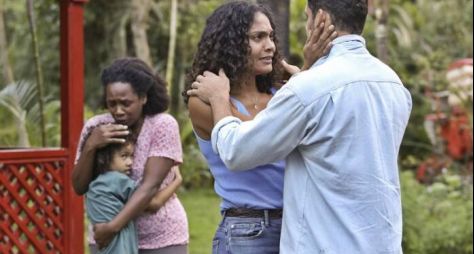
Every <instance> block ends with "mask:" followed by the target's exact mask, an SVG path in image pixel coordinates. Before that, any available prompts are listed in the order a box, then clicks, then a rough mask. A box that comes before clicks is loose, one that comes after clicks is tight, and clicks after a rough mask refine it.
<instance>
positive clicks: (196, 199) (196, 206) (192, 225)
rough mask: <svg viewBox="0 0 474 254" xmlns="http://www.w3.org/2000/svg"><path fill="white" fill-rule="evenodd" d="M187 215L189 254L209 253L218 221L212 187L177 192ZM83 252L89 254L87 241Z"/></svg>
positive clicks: (216, 200) (217, 208)
mask: <svg viewBox="0 0 474 254" xmlns="http://www.w3.org/2000/svg"><path fill="white" fill-rule="evenodd" d="M178 196H179V199H180V200H181V202H182V203H183V206H184V208H185V210H186V213H187V215H188V222H189V238H190V243H189V254H209V253H211V250H212V238H213V237H214V233H215V231H216V228H217V225H218V224H219V222H220V219H221V217H220V214H219V203H220V200H219V198H218V197H217V195H216V194H215V193H214V191H213V190H212V189H203V190H191V191H186V192H181V193H179V194H178ZM87 223H88V222H87V218H86V219H85V231H86V232H85V234H84V237H85V242H87ZM85 254H89V248H88V245H87V243H86V244H85Z"/></svg>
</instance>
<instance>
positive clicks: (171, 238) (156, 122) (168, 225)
mask: <svg viewBox="0 0 474 254" xmlns="http://www.w3.org/2000/svg"><path fill="white" fill-rule="evenodd" d="M112 122H114V119H113V118H112V116H111V115H110V114H103V115H98V116H95V117H93V118H91V119H89V120H88V121H87V122H86V124H85V125H84V128H83V129H82V133H81V137H80V141H79V144H78V147H79V148H78V151H77V154H76V163H77V160H78V159H79V156H80V154H81V151H82V147H83V144H84V139H85V137H87V136H88V135H89V133H90V131H91V130H92V129H93V127H95V126H98V125H100V124H105V123H112ZM149 157H165V158H169V159H172V160H174V161H175V163H176V166H174V167H173V169H172V170H171V171H170V173H169V174H168V175H167V176H166V178H165V179H164V180H163V183H162V184H161V187H160V190H161V189H163V188H165V187H166V186H168V185H169V183H170V182H172V181H173V179H174V177H175V170H176V169H177V166H178V165H179V164H181V163H182V161H183V159H182V149H181V141H180V137H179V128H178V123H177V122H176V120H175V119H174V118H173V117H172V116H171V115H168V114H157V115H154V116H147V117H145V121H144V123H143V126H142V129H141V132H140V134H139V136H138V140H137V144H136V145H135V153H134V161H133V169H132V174H131V176H130V177H131V178H132V179H133V180H135V181H136V182H137V183H140V182H141V180H142V177H143V173H144V168H145V163H146V161H147V159H148V158H149ZM135 223H136V226H137V231H138V232H137V233H138V239H139V248H140V249H159V248H163V247H167V246H172V245H183V244H187V243H188V242H189V233H188V221H187V218H186V213H185V211H184V208H183V206H182V205H181V202H180V201H179V199H178V198H177V196H176V195H175V194H174V195H173V196H172V197H171V198H170V199H169V200H168V202H166V203H165V205H164V206H163V207H162V208H161V209H160V210H158V212H157V213H155V214H151V215H144V216H141V217H139V218H138V219H137V220H136V221H135ZM89 243H92V244H93V243H94V238H93V234H92V228H91V227H89Z"/></svg>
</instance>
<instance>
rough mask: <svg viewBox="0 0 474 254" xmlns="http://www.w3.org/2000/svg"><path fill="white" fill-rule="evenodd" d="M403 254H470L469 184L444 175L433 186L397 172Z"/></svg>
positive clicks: (470, 202)
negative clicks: (401, 217) (399, 178)
mask: <svg viewBox="0 0 474 254" xmlns="http://www.w3.org/2000/svg"><path fill="white" fill-rule="evenodd" d="M401 182H402V201H403V218H404V230H403V236H404V237H403V249H404V252H405V253H406V254H441V253H456V254H468V253H473V245H472V244H473V239H472V237H473V224H472V223H473V218H472V216H473V215H472V209H473V201H472V198H473V187H472V183H470V184H463V183H462V179H461V177H460V176H458V175H454V174H445V175H443V176H442V177H440V179H439V180H438V181H437V182H436V183H434V184H433V185H431V186H429V187H427V186H424V185H421V184H419V183H418V182H417V181H416V179H415V177H414V174H413V173H412V172H411V171H405V172H403V173H402V174H401Z"/></svg>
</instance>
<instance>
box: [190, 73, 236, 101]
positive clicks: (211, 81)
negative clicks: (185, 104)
mask: <svg viewBox="0 0 474 254" xmlns="http://www.w3.org/2000/svg"><path fill="white" fill-rule="evenodd" d="M229 93H230V81H229V78H228V77H227V75H226V74H225V72H224V70H222V69H220V70H219V75H216V74H214V73H212V72H210V71H205V72H204V73H203V74H202V75H199V76H197V78H196V80H195V81H194V82H193V83H192V85H191V89H190V90H188V92H187V94H188V95H189V96H197V97H198V98H199V99H201V100H202V101H203V102H205V103H207V104H212V101H213V100H225V101H228V100H229Z"/></svg>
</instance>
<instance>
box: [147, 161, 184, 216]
mask: <svg viewBox="0 0 474 254" xmlns="http://www.w3.org/2000/svg"><path fill="white" fill-rule="evenodd" d="M175 174H176V175H175V178H174V180H173V181H172V182H171V183H170V184H169V185H168V186H166V188H164V189H163V190H161V191H158V193H156V195H155V196H154V197H153V199H152V200H151V201H150V204H148V207H147V208H146V209H145V212H146V213H156V212H157V211H158V210H160V208H161V207H162V206H163V205H164V204H165V203H166V201H168V199H170V198H171V197H172V196H173V194H174V193H175V192H176V190H178V188H179V186H181V183H182V182H183V177H182V176H181V173H180V172H179V169H178V168H176V171H175Z"/></svg>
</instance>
